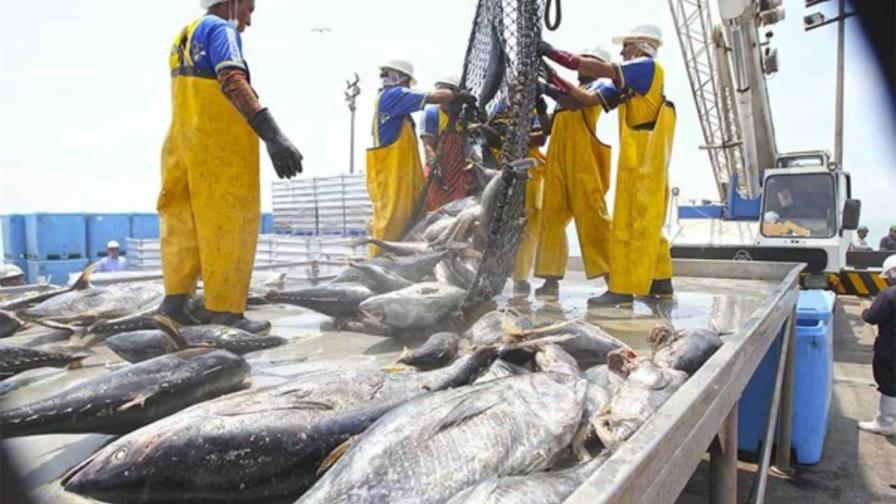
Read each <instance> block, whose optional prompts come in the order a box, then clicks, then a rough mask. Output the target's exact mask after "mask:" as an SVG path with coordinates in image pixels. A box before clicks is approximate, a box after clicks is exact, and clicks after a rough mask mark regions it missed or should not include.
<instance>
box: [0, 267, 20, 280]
mask: <svg viewBox="0 0 896 504" xmlns="http://www.w3.org/2000/svg"><path fill="white" fill-rule="evenodd" d="M20 276H25V272H24V271H22V268H19V267H18V266H16V265H15V264H0V280H9V279H10V278H15V277H20Z"/></svg>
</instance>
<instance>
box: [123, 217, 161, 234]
mask: <svg viewBox="0 0 896 504" xmlns="http://www.w3.org/2000/svg"><path fill="white" fill-rule="evenodd" d="M130 237H131V238H137V239H140V240H154V239H156V238H158V237H159V215H158V214H154V213H135V214H131V235H130Z"/></svg>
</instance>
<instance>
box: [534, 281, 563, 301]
mask: <svg viewBox="0 0 896 504" xmlns="http://www.w3.org/2000/svg"><path fill="white" fill-rule="evenodd" d="M559 295H560V280H559V279H557V278H545V280H544V283H543V284H541V287H539V288H537V289H535V296H537V297H540V296H544V297H554V298H555V297H558V296H559Z"/></svg>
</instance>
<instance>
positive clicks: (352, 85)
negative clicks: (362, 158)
mask: <svg viewBox="0 0 896 504" xmlns="http://www.w3.org/2000/svg"><path fill="white" fill-rule="evenodd" d="M359 82H361V78H360V77H358V74H357V73H356V74H355V80H353V81H349V80H346V81H345V103H347V104H348V110H349V112H351V133H350V135H351V137H350V138H351V140H350V141H349V143H350V147H349V149H350V150H349V165H348V172H349V173H355V111H356V110H357V109H358V106H357V101H358V95H360V94H361V88H360V87H359V86H358V83H359Z"/></svg>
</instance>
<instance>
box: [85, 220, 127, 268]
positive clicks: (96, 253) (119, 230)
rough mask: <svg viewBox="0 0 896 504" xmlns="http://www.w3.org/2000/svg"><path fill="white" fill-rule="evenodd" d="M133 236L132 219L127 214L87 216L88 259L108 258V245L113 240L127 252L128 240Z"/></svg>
mask: <svg viewBox="0 0 896 504" xmlns="http://www.w3.org/2000/svg"><path fill="white" fill-rule="evenodd" d="M130 235H131V218H130V216H129V215H127V214H91V215H88V216H87V257H89V258H91V259H96V258H98V257H106V255H107V254H106V244H107V243H109V241H111V240H115V241H117V242H118V243H119V244H120V245H121V251H122V252H123V253H124V252H127V243H126V241H127V238H128V237H129V236H130Z"/></svg>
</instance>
